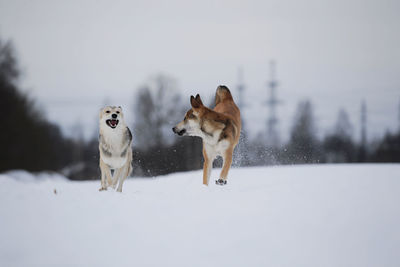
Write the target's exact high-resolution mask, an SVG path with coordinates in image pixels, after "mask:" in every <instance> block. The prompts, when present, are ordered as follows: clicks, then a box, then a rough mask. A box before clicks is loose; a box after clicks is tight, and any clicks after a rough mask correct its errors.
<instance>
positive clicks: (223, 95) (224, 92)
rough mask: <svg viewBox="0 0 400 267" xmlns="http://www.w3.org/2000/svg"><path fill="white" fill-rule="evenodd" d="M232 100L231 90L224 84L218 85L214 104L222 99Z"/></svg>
mask: <svg viewBox="0 0 400 267" xmlns="http://www.w3.org/2000/svg"><path fill="white" fill-rule="evenodd" d="M225 100H233V98H232V94H231V91H229V89H228V87H226V86H225V85H220V86H218V88H217V91H216V92H215V105H218V104H219V103H221V102H222V101H225Z"/></svg>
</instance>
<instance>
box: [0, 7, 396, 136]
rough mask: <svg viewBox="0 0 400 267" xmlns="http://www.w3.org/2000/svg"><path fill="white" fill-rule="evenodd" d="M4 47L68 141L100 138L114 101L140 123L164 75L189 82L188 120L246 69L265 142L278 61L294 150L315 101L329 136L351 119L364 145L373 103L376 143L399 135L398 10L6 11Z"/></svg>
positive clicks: (1, 26) (283, 120)
mask: <svg viewBox="0 0 400 267" xmlns="http://www.w3.org/2000/svg"><path fill="white" fill-rule="evenodd" d="M0 36H1V38H3V39H11V40H12V41H13V42H14V44H15V48H16V51H17V54H18V58H19V62H20V65H21V67H22V69H23V73H24V75H23V77H22V80H21V85H22V86H23V87H24V88H25V89H26V90H27V91H29V93H30V94H31V95H32V96H33V97H34V98H36V99H37V100H38V102H39V103H40V106H41V108H42V109H43V110H44V111H45V112H46V114H47V116H48V118H50V119H51V120H52V121H55V122H57V123H58V124H59V125H61V126H62V127H63V129H64V130H65V132H67V133H71V131H72V129H74V125H75V126H76V125H78V124H77V122H80V124H81V125H82V127H83V129H84V132H85V134H86V135H95V131H96V125H97V121H96V120H97V113H98V110H99V108H100V107H101V106H102V105H103V104H104V103H105V99H109V100H110V101H109V102H110V103H111V104H118V105H122V106H123V107H126V108H125V110H126V112H128V114H126V117H127V119H128V120H133V114H132V113H131V109H130V106H132V103H133V97H134V94H135V92H136V91H137V89H138V87H139V86H140V85H142V84H144V83H145V82H146V80H147V79H148V78H149V77H150V76H152V75H154V74H157V73H164V74H168V75H171V76H172V77H174V78H175V79H176V80H177V81H178V85H179V88H180V89H181V92H182V96H183V97H184V99H185V101H186V100H187V105H188V108H189V96H190V94H195V93H200V94H202V95H203V96H204V97H205V98H206V99H207V98H210V96H211V95H212V94H213V93H214V91H215V88H216V87H217V85H219V84H226V85H227V86H229V87H230V88H231V89H232V91H233V93H234V97H235V94H236V95H237V93H236V90H235V89H236V85H237V73H238V68H239V67H242V68H243V70H244V81H245V83H246V85H247V91H246V94H245V96H246V98H245V101H246V102H247V104H248V105H247V108H246V109H244V110H242V113H243V116H244V117H245V119H247V121H248V123H247V125H248V127H249V128H250V130H251V132H252V133H253V134H254V135H255V134H256V133H257V132H259V131H261V130H263V129H265V127H266V118H267V109H266V107H264V106H263V105H262V103H263V102H264V101H265V100H266V98H267V87H266V84H267V80H268V79H269V62H270V60H271V59H274V60H275V61H276V62H277V79H278V80H279V82H280V86H279V88H278V97H279V98H280V99H281V100H283V104H282V105H281V106H280V107H279V108H278V116H279V128H280V131H281V133H282V134H283V139H285V138H286V136H287V131H288V129H289V128H290V126H291V125H292V122H293V116H294V112H295V108H296V105H297V103H298V102H299V101H300V100H302V99H305V98H309V99H311V100H312V102H313V104H314V110H315V115H316V122H317V126H318V129H319V134H320V135H324V134H325V133H327V132H328V131H329V130H330V129H331V128H332V125H333V124H334V121H335V119H336V116H337V113H338V110H339V108H345V109H346V110H347V111H348V112H349V115H350V119H351V122H352V123H353V124H354V126H355V127H354V137H355V138H358V137H359V117H360V103H361V100H362V99H365V100H366V102H367V106H368V123H369V124H368V128H369V129H368V130H369V138H370V139H373V138H374V137H377V136H380V135H382V134H383V133H384V132H385V131H386V130H387V129H391V130H394V129H397V127H398V124H399V118H398V117H399V114H398V113H399V102H400V1H398V0H392V1H386V0H376V1H355V0H345V1H341V0H335V1H322V0H315V1H314V0H304V1H298V0H293V1H284V0H279V1H268V0H264V1H248V0H246V1H245V0H243V1H232V0H230V1H204V0H203V1H175V0H168V1H149V0H146V1H81V0H79V1H71V0H70V1H53V0H49V1H39V0H36V1H30V0H28V1H19V0H13V1H4V0H0ZM207 102H209V101H207ZM75 128H76V127H75Z"/></svg>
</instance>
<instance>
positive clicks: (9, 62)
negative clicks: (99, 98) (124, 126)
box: [0, 39, 94, 172]
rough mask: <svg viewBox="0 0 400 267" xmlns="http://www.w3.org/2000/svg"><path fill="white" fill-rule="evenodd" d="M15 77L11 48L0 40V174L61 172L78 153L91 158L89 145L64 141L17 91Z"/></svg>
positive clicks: (17, 73) (74, 161)
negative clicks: (15, 171) (20, 171)
mask: <svg viewBox="0 0 400 267" xmlns="http://www.w3.org/2000/svg"><path fill="white" fill-rule="evenodd" d="M19 77H20V71H19V67H18V64H17V59H16V56H15V51H14V49H13V45H12V43H11V42H10V41H8V42H5V41H3V40H1V39H0V114H1V122H0V124H1V127H0V129H1V130H0V148H1V150H2V152H1V153H0V172H3V171H6V170H11V169H24V170H28V171H42V170H51V171H61V170H63V169H64V168H66V167H67V166H74V165H77V164H80V163H81V162H82V159H83V155H81V154H82V153H83V154H85V153H86V154H90V157H92V153H90V152H89V151H90V150H92V151H93V149H92V146H93V143H91V142H89V143H80V142H78V141H75V140H72V139H69V138H65V137H64V136H63V134H62V133H61V131H60V128H59V127H58V126H57V125H55V124H53V123H50V122H49V121H48V120H47V119H46V118H45V117H44V116H43V114H42V113H41V111H40V109H38V108H37V107H36V106H35V101H34V100H33V99H32V98H31V97H29V96H28V95H27V94H26V93H24V92H23V91H22V90H21V89H20V88H19V83H18V81H19ZM93 152H94V151H93ZM88 157H89V156H88ZM88 157H86V159H87V158H88ZM81 165H82V164H81ZM83 165H85V166H90V164H83ZM87 168H88V167H82V168H80V171H82V170H85V169H87Z"/></svg>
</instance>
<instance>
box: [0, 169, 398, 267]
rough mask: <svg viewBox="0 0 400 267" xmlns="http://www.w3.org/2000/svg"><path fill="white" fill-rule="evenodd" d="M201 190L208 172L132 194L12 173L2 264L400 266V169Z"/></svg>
mask: <svg viewBox="0 0 400 267" xmlns="http://www.w3.org/2000/svg"><path fill="white" fill-rule="evenodd" d="M218 171H219V170H214V172H213V175H212V177H214V178H216V177H217V176H218V173H219V172H218ZM201 182H202V177H201V172H200V171H195V172H188V173H179V174H173V175H168V176H165V177H159V178H153V179H151V178H149V179H140V178H137V179H129V180H127V181H126V183H125V185H124V189H123V193H122V194H120V193H117V192H112V191H106V192H99V191H98V188H99V187H100V181H96V182H71V181H68V180H66V179H64V178H62V177H60V176H54V175H39V176H37V177H33V176H32V175H30V174H28V173H25V172H21V171H18V172H17V171H15V172H10V173H7V174H3V175H0V266H77V265H79V266H207V267H208V266H229V267H230V266H307V267H309V266H334V267H338V266H340V267H342V266H360V267H365V266H400V164H385V165H383V164H382V165H373V164H371V165H319V166H286V167H263V168H243V169H232V170H231V173H230V179H229V181H228V185H227V186H225V187H220V186H217V185H215V184H211V185H210V186H209V187H205V186H202V184H201ZM54 189H55V190H56V192H57V194H55V193H54Z"/></svg>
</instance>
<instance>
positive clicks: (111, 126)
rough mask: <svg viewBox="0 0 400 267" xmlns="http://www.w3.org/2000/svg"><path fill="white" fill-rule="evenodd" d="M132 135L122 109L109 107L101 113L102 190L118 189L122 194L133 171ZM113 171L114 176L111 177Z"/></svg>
mask: <svg viewBox="0 0 400 267" xmlns="http://www.w3.org/2000/svg"><path fill="white" fill-rule="evenodd" d="M131 144H132V134H131V131H130V130H129V128H128V127H127V126H126V124H125V121H124V116H123V113H122V109H121V107H111V106H107V107H105V108H103V109H102V110H101V111H100V135H99V150H100V170H101V188H100V189H99V190H100V191H102V190H107V187H108V186H112V187H113V188H115V187H116V185H117V183H118V181H119V184H118V188H117V191H118V192H122V184H123V183H124V181H125V179H126V177H128V176H129V175H130V173H131V171H132V165H131V163H132V148H131ZM111 170H113V175H111Z"/></svg>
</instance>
